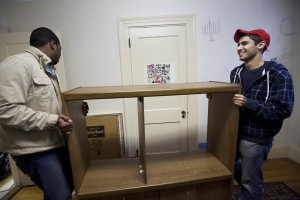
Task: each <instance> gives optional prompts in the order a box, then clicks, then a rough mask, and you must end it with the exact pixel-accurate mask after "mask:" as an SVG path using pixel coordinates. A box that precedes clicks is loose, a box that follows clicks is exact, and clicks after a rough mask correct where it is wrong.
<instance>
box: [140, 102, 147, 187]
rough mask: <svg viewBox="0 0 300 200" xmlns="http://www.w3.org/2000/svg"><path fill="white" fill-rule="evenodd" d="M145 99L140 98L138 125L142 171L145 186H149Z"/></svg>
mask: <svg viewBox="0 0 300 200" xmlns="http://www.w3.org/2000/svg"><path fill="white" fill-rule="evenodd" d="M144 113H145V112H144V98H143V97H139V98H138V125H139V146H140V152H141V153H140V156H141V157H140V158H141V165H142V168H141V170H143V171H142V173H143V175H144V180H145V184H147V163H146V141H145V114H144Z"/></svg>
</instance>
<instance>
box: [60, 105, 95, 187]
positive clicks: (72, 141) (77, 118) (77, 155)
mask: <svg viewBox="0 0 300 200" xmlns="http://www.w3.org/2000/svg"><path fill="white" fill-rule="evenodd" d="M82 106H83V101H82V100H76V101H67V102H65V103H64V108H67V110H65V112H66V115H67V116H71V119H72V120H73V122H74V131H73V132H72V133H71V134H69V135H68V137H67V139H68V146H69V153H70V158H71V166H72V173H73V179H74V187H75V191H76V192H77V193H78V191H79V188H80V185H81V183H82V181H83V178H84V176H85V173H86V171H87V168H88V166H89V165H90V154H89V142H88V134H87V128H86V119H85V116H84V115H83V113H82ZM75 130H76V132H75Z"/></svg>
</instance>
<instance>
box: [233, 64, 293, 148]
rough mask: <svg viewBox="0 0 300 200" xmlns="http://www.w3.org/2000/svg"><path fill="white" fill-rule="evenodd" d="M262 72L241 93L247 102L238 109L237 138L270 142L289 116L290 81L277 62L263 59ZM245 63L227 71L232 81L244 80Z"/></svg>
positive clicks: (291, 95) (286, 71) (283, 68)
mask: <svg viewBox="0 0 300 200" xmlns="http://www.w3.org/2000/svg"><path fill="white" fill-rule="evenodd" d="M261 67H262V68H263V70H262V73H261V75H259V76H258V78H257V79H256V80H254V81H253V83H251V84H250V85H249V87H248V88H247V89H246V90H243V88H242V94H243V95H244V96H245V97H246V98H247V102H246V104H245V105H244V107H243V108H241V110H240V120H239V138H240V139H244V140H247V141H250V142H255V143H258V144H269V143H271V142H272V141H273V138H274V136H275V135H276V134H277V133H278V132H279V131H280V129H281V127H282V123H283V120H284V119H285V118H288V117H290V116H291V114H292V111H293V106H294V86H293V80H292V77H291V75H290V73H289V72H288V70H287V69H286V68H285V67H284V66H283V65H282V64H280V63H277V62H274V61H265V63H264V65H263V66H261ZM242 70H245V66H244V64H242V65H240V66H238V67H235V68H234V69H233V70H232V71H231V73H230V81H231V82H232V83H243V80H242V79H241V72H242Z"/></svg>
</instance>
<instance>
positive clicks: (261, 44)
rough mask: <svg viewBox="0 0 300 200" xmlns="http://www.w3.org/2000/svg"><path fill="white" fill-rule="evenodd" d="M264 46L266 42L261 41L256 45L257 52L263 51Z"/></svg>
mask: <svg viewBox="0 0 300 200" xmlns="http://www.w3.org/2000/svg"><path fill="white" fill-rule="evenodd" d="M265 46H266V41H261V42H260V43H258V45H257V47H258V49H259V50H263V49H264V48H265Z"/></svg>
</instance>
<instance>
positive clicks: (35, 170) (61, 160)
mask: <svg viewBox="0 0 300 200" xmlns="http://www.w3.org/2000/svg"><path fill="white" fill-rule="evenodd" d="M12 157H13V159H14V160H15V161H16V164H17V166H18V167H19V169H20V170H21V171H22V172H23V173H25V174H27V175H28V176H29V177H30V179H31V180H32V181H33V182H34V183H35V184H36V185H37V186H38V187H39V188H40V189H42V190H43V192H44V199H45V200H66V199H72V191H73V188H74V186H73V177H72V170H71V165H70V159H69V158H70V157H69V153H68V149H67V147H66V146H65V147H61V148H58V149H53V150H49V151H45V152H39V153H33V154H27V155H22V156H12Z"/></svg>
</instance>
